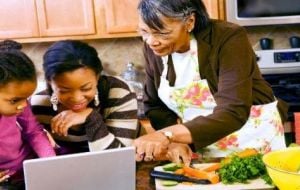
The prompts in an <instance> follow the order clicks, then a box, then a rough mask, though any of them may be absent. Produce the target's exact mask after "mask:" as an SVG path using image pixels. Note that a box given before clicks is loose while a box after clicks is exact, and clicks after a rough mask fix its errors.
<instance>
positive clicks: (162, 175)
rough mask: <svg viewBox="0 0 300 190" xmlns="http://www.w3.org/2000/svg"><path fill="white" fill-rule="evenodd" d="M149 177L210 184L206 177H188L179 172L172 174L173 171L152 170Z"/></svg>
mask: <svg viewBox="0 0 300 190" xmlns="http://www.w3.org/2000/svg"><path fill="white" fill-rule="evenodd" d="M150 176H151V177H154V178H159V179H165V180H174V181H178V182H184V181H185V182H192V183H197V184H210V181H208V180H206V179H195V178H190V177H187V176H184V175H180V174H173V173H168V172H161V171H155V170H152V172H151V173H150Z"/></svg>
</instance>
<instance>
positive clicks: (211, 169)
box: [202, 162, 221, 172]
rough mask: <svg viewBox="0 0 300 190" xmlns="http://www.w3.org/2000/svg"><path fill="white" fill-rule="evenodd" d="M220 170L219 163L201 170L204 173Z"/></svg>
mask: <svg viewBox="0 0 300 190" xmlns="http://www.w3.org/2000/svg"><path fill="white" fill-rule="evenodd" d="M220 168H221V164H220V163H219V162H217V163H212V164H209V165H208V166H207V167H205V168H203V169H202V170H204V171H206V172H212V171H216V170H218V169H220Z"/></svg>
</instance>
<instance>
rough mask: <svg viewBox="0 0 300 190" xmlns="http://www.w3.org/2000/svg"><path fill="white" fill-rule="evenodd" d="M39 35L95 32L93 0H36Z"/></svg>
mask: <svg viewBox="0 0 300 190" xmlns="http://www.w3.org/2000/svg"><path fill="white" fill-rule="evenodd" d="M36 5H37V9H36V10H37V14H38V18H39V19H38V23H39V24H38V25H39V31H40V37H50V36H73V35H91V34H96V29H95V20H94V4H93V0H36Z"/></svg>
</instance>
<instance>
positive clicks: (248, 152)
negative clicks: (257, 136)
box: [237, 148, 258, 158]
mask: <svg viewBox="0 0 300 190" xmlns="http://www.w3.org/2000/svg"><path fill="white" fill-rule="evenodd" d="M257 154H258V151H257V150H256V149H254V148H246V149H245V150H243V151H241V152H239V153H237V156H238V157H240V158H245V157H248V156H254V155H257Z"/></svg>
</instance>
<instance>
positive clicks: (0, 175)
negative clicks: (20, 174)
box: [0, 170, 9, 183]
mask: <svg viewBox="0 0 300 190" xmlns="http://www.w3.org/2000/svg"><path fill="white" fill-rule="evenodd" d="M8 172H9V170H4V171H1V170H0V183H1V182H4V181H5V180H7V179H8V178H9V175H8Z"/></svg>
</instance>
